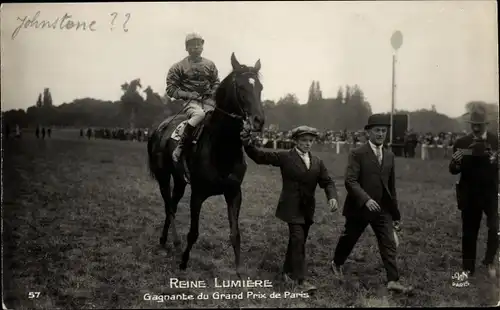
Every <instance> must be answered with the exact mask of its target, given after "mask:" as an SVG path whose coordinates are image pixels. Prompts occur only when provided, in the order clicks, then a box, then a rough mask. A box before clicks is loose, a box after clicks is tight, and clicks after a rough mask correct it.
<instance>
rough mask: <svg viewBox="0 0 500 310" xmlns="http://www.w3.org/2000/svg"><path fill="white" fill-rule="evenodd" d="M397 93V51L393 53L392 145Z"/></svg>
mask: <svg viewBox="0 0 500 310" xmlns="http://www.w3.org/2000/svg"><path fill="white" fill-rule="evenodd" d="M395 93H396V51H394V53H392V94H391V130H390V139H389V143H390V145H392V139H393V136H394V106H395V98H394V97H395Z"/></svg>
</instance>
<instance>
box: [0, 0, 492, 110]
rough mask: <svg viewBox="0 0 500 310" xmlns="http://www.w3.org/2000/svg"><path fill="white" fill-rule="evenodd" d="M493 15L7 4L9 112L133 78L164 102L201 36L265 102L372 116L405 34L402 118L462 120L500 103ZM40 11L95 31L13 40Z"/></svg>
mask: <svg viewBox="0 0 500 310" xmlns="http://www.w3.org/2000/svg"><path fill="white" fill-rule="evenodd" d="M496 10H497V7H496V2H495V1H481V0H475V1H442V2H441V1H411V2H410V1H408V2H404V1H401V2H397V1H369V2H363V1H351V2H340V1H339V2H337V1H335V2H305V1H298V2H281V1H280V2H202V3H194V2H192V3H190V2H178V3H131V2H127V3H86V4H80V3H78V4H68V3H61V4H43V3H36V4H19V3H16V4H12V3H11V4H2V6H1V47H2V52H1V53H2V54H1V56H2V57H1V60H2V68H1V104H2V111H5V110H9V109H19V108H22V109H26V108H28V107H29V106H32V105H34V104H35V102H36V99H37V97H38V94H39V93H41V92H43V89H44V88H46V87H48V88H50V90H51V94H52V98H53V102H54V105H59V104H62V103H65V102H66V103H68V102H71V101H72V100H74V99H76V98H84V97H92V98H96V99H102V100H113V101H115V100H119V98H120V96H121V94H122V91H121V88H120V85H121V84H123V83H124V82H126V81H130V80H132V79H135V78H140V79H141V82H142V85H143V87H144V88H145V87H147V86H148V85H150V86H151V87H152V88H153V90H154V91H155V92H158V93H159V94H161V95H163V94H164V91H165V78H166V75H167V72H168V69H169V68H170V66H172V65H173V64H174V63H176V62H177V61H179V60H181V59H182V58H184V57H185V56H186V53H187V52H186V51H185V46H184V38H185V36H186V34H188V33H190V32H198V33H200V34H201V35H202V36H203V37H204V38H205V47H204V49H205V50H204V54H203V56H204V57H206V58H208V59H210V60H212V61H214V63H215V64H216V66H217V67H218V70H219V75H220V78H221V80H222V79H223V78H224V77H225V76H226V75H227V74H229V72H230V70H231V62H230V56H231V53H232V52H234V53H235V55H236V57H237V59H238V60H239V61H240V63H243V64H247V65H254V64H255V62H256V61H257V60H258V59H260V61H261V64H262V69H261V73H262V84H263V85H264V90H263V92H262V99H263V100H265V99H270V100H275V101H277V100H279V99H280V97H283V96H284V95H285V94H287V93H294V94H296V95H297V97H298V98H299V101H300V102H301V103H305V102H306V101H307V95H308V89H309V86H310V85H311V82H312V81H313V80H317V81H319V82H320V86H321V89H322V91H323V97H327V98H331V97H335V96H336V94H337V90H338V88H339V87H340V86H345V85H347V84H348V85H354V84H358V85H359V87H360V88H361V89H362V90H363V91H364V93H365V96H366V100H367V101H369V102H370V104H371V107H372V110H373V112H374V113H379V112H387V111H390V109H391V83H392V56H393V53H394V50H393V48H392V46H391V43H390V38H391V35H392V34H393V33H394V31H396V30H399V31H401V33H402V34H403V44H402V46H401V48H399V49H398V50H397V53H396V57H397V63H396V84H397V87H396V96H395V107H396V109H404V110H416V109H422V108H426V109H430V108H431V106H432V105H435V107H436V109H437V111H438V112H440V113H443V114H447V115H449V116H452V117H456V116H459V115H461V114H463V113H464V112H465V111H464V105H465V103H467V102H468V101H472V100H482V101H486V102H491V103H493V102H495V103H498V97H499V94H498V92H499V89H498V88H499V86H498V84H499V83H498V52H497V49H498V41H497V37H498V36H497V20H496V17H497V12H496ZM38 11H39V12H40V13H39V15H38V17H37V20H38V21H43V20H47V21H51V22H52V21H54V20H55V19H57V18H60V19H62V17H63V16H64V14H65V13H67V14H68V15H71V20H72V21H74V22H77V21H80V22H83V21H85V22H87V25H89V24H90V23H91V22H92V21H95V22H94V24H93V29H94V31H90V30H88V29H87V30H82V29H79V30H75V29H74V28H73V29H70V30H67V29H65V30H61V29H47V28H46V29H37V28H34V27H28V28H21V29H20V30H19V32H18V33H17V35H16V36H15V38H12V34H13V32H14V30H15V29H16V28H17V27H19V26H20V25H21V23H22V19H24V18H25V17H26V16H28V19H33V18H34V16H35V14H36V13H37V12H38ZM124 24H125V26H124ZM58 28H59V26H58ZM124 29H127V30H128V31H124Z"/></svg>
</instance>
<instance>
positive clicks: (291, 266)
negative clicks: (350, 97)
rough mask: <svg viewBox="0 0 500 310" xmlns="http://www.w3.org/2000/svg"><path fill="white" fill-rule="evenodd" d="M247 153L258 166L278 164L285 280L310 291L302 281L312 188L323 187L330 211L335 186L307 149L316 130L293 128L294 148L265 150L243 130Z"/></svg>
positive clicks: (334, 207)
mask: <svg viewBox="0 0 500 310" xmlns="http://www.w3.org/2000/svg"><path fill="white" fill-rule="evenodd" d="M241 137H242V141H243V143H244V145H245V151H246V153H247V155H248V156H249V157H250V158H251V159H252V160H253V161H254V162H255V163H257V164H259V165H272V166H275V167H280V169H281V178H282V180H283V188H282V190H281V195H280V198H279V202H278V208H277V209H276V217H278V218H279V219H281V220H283V221H284V222H286V223H288V230H289V239H288V249H287V252H286V257H285V261H284V265H283V277H284V279H285V281H287V282H291V281H295V282H296V283H297V284H298V287H297V288H298V290H300V291H302V292H312V291H314V290H316V287H315V286H314V285H312V284H310V283H309V282H307V281H306V280H305V273H306V264H305V244H306V240H307V236H308V233H309V228H310V226H311V224H312V223H313V219H314V211H315V208H316V206H315V205H316V202H315V197H314V194H315V191H316V186H317V185H319V186H320V187H321V188H323V189H324V191H325V194H326V199H327V201H328V204H329V206H330V208H331V211H332V212H333V211H336V210H337V189H336V187H335V183H334V182H333V180H332V178H331V177H330V176H329V175H328V170H327V169H326V167H325V165H324V163H323V161H322V160H321V159H320V158H319V157H317V156H313V155H312V154H311V152H310V149H311V146H312V145H313V142H314V139H315V138H317V137H318V131H317V130H316V129H315V128H312V127H308V126H300V127H297V128H295V129H294V130H292V139H293V140H294V141H295V147H294V148H292V149H291V150H290V151H282V152H266V151H262V150H259V149H257V148H256V147H255V146H254V145H253V143H252V142H251V140H250V133H249V132H247V131H245V130H244V131H242V134H241Z"/></svg>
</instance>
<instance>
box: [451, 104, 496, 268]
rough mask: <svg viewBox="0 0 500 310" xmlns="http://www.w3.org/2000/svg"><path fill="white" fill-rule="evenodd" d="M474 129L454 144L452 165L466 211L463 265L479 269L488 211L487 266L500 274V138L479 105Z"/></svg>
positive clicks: (472, 116)
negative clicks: (499, 262) (499, 267)
mask: <svg viewBox="0 0 500 310" xmlns="http://www.w3.org/2000/svg"><path fill="white" fill-rule="evenodd" d="M467 121H468V123H470V126H471V129H472V132H471V133H470V134H468V135H466V136H465V137H462V138H460V139H458V140H457V141H456V142H455V144H454V145H453V156H452V159H451V162H450V165H449V170H450V173H451V174H454V175H456V174H459V173H460V180H459V182H458V183H457V188H456V194H457V204H458V209H459V210H461V212H462V268H463V269H464V271H465V272H467V273H469V275H473V274H474V272H475V264H476V244H477V236H478V232H479V227H480V224H481V217H482V215H483V212H484V213H485V214H486V225H487V226H488V241H487V244H486V253H485V256H484V260H483V265H484V266H486V267H487V269H488V273H489V274H490V276H492V277H495V276H496V269H495V264H494V261H495V254H496V252H497V250H498V196H497V193H498V137H497V136H496V135H495V134H493V133H490V132H487V130H486V127H487V124H488V121H487V114H486V109H485V107H484V106H482V105H479V106H476V107H473V109H472V110H471V112H470V113H469V119H468V120H467Z"/></svg>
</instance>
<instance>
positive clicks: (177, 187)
mask: <svg viewBox="0 0 500 310" xmlns="http://www.w3.org/2000/svg"><path fill="white" fill-rule="evenodd" d="M185 191H186V181H185V180H184V178H183V177H177V176H175V174H174V190H173V192H172V210H173V215H174V218H173V219H172V236H173V238H174V246H175V247H176V248H179V247H180V245H181V241H180V239H179V235H178V234H177V229H176V227H175V214H176V213H177V206H178V205H179V201H180V200H181V199H182V197H184V192H185Z"/></svg>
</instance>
